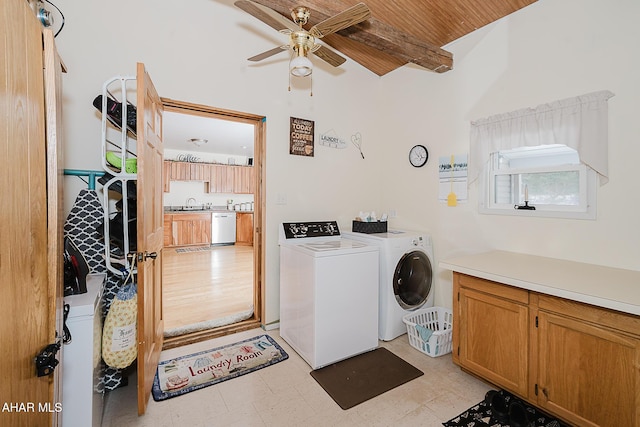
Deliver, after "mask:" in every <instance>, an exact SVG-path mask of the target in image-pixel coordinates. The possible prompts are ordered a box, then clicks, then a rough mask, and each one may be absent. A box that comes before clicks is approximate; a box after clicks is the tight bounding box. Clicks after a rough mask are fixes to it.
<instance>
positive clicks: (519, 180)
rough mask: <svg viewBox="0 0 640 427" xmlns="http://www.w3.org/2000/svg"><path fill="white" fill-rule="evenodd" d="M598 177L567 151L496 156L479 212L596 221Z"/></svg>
mask: <svg viewBox="0 0 640 427" xmlns="http://www.w3.org/2000/svg"><path fill="white" fill-rule="evenodd" d="M595 177H596V175H595V172H594V171H593V170H591V169H590V168H589V167H587V166H585V165H584V164H582V163H581V162H580V158H579V156H578V153H577V151H575V150H574V149H572V148H569V147H567V146H566V145H559V144H555V145H539V146H534V147H520V148H515V149H510V150H502V151H497V152H494V153H491V155H490V158H489V167H488V168H487V176H486V178H485V180H484V181H485V185H483V186H482V187H483V188H484V190H485V191H484V193H485V194H484V197H483V200H481V202H480V211H481V212H483V213H502V214H510V215H522V214H524V215H533V216H548V217H562V218H582V219H593V218H595V194H596V191H595V187H596V186H595V182H596V179H595ZM518 206H520V207H531V206H533V207H535V210H528V209H517V208H518Z"/></svg>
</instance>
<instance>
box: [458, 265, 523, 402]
mask: <svg viewBox="0 0 640 427" xmlns="http://www.w3.org/2000/svg"><path fill="white" fill-rule="evenodd" d="M456 288H457V289H454V292H456V295H458V297H457V298H459V301H456V302H457V304H456V305H457V307H456V309H455V310H454V320H453V322H454V325H455V324H457V325H458V328H457V331H455V330H454V340H457V343H456V341H454V349H456V348H457V349H458V350H459V352H456V357H457V358H458V363H460V365H462V366H464V367H465V368H467V369H469V370H470V371H473V372H474V373H476V374H478V375H480V376H482V377H483V378H486V379H487V380H489V381H491V382H492V383H495V384H499V385H501V386H502V387H504V388H505V389H507V390H509V391H511V392H514V393H516V394H518V395H521V396H526V395H527V385H528V382H527V380H528V378H527V375H528V363H527V362H528V359H529V355H528V348H529V346H528V342H529V308H528V306H527V304H528V302H529V299H528V292H527V291H525V290H522V289H517V288H512V287H505V286H502V285H497V284H494V283H492V282H488V281H483V280H479V279H475V278H472V277H469V276H459V277H458V280H456ZM456 317H457V318H456Z"/></svg>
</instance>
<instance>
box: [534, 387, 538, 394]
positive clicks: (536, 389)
mask: <svg viewBox="0 0 640 427" xmlns="http://www.w3.org/2000/svg"><path fill="white" fill-rule="evenodd" d="M534 393H535V395H536V396H537V395H538V384H536V385H535V387H534Z"/></svg>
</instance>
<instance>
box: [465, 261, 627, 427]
mask: <svg viewBox="0 0 640 427" xmlns="http://www.w3.org/2000/svg"><path fill="white" fill-rule="evenodd" d="M453 295H454V301H453V302H454V304H453V305H454V323H453V344H454V352H453V359H454V362H456V363H458V364H459V365H460V366H461V367H462V368H464V369H466V370H468V371H470V372H472V373H474V374H476V375H478V376H480V377H482V378H484V379H486V380H488V381H490V382H491V383H493V384H495V385H496V386H498V387H502V388H504V389H506V390H508V391H511V392H513V393H515V394H517V395H519V396H520V397H522V398H523V399H525V400H527V401H529V402H530V403H531V404H533V405H536V406H538V407H540V408H542V409H543V410H545V411H547V412H549V413H551V414H553V415H555V416H557V417H559V418H562V419H564V420H565V421H567V422H569V423H571V424H574V425H580V426H612V427H613V426H622V425H624V426H640V405H638V404H636V400H637V396H640V369H639V368H638V367H639V366H640V317H638V316H634V315H629V314H624V313H620V312H617V311H613V310H608V309H604V308H599V307H595V306H592V305H588V304H583V303H579V302H575V301H570V300H566V299H563V298H558V297H554V296H549V295H545V294H540V293H537V292H533V291H527V290H524V289H519V288H515V287H512V286H507V285H503V284H500V283H496V282H491V281H488V280H484V279H479V278H475V277H472V276H467V275H464V274H461V273H454V294H453Z"/></svg>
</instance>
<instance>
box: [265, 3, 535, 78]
mask: <svg viewBox="0 0 640 427" xmlns="http://www.w3.org/2000/svg"><path fill="white" fill-rule="evenodd" d="M253 1H255V2H256V3H259V4H262V5H264V6H267V7H270V8H271V9H273V10H275V11H277V12H278V13H280V14H281V15H283V16H285V17H286V18H288V19H291V9H292V8H293V7H294V6H296V5H303V6H306V7H308V8H309V9H310V10H311V17H310V18H309V23H308V24H307V25H306V26H305V28H306V29H309V28H311V27H312V26H313V25H315V24H317V23H318V22H320V21H323V20H324V19H326V18H328V17H330V16H333V15H335V14H336V13H339V12H341V11H343V10H345V9H347V8H349V7H351V6H353V5H354V4H357V3H358V2H359V1H358V0H253ZM362 1H363V2H364V3H365V4H366V5H367V6H368V7H369V9H370V10H371V15H372V16H371V18H369V19H368V20H367V21H365V22H362V23H360V24H358V25H355V26H353V27H350V28H347V29H345V30H342V31H339V32H338V33H336V34H330V35H328V36H326V37H323V38H322V41H323V42H324V43H326V44H327V45H329V46H331V47H333V48H334V49H335V50H337V51H339V52H340V53H342V54H343V55H345V56H348V57H349V58H351V59H353V60H354V61H356V62H358V63H359V64H361V65H362V66H364V67H365V68H367V69H369V70H371V71H372V72H374V73H375V74H377V75H379V76H382V75H384V74H386V73H388V72H390V71H393V70H395V69H396V68H399V67H401V66H403V65H405V64H407V63H413V64H417V65H420V66H421V67H424V68H426V69H428V70H432V71H435V72H437V73H443V72H446V71H449V70H451V69H452V68H453V55H452V54H451V53H450V52H447V51H446V50H444V49H442V46H444V45H446V44H448V43H450V42H452V41H454V40H457V39H459V38H460V37H462V36H464V35H466V34H469V33H471V32H473V31H475V30H477V29H479V28H481V27H483V26H485V25H487V24H489V23H491V22H494V21H496V20H498V19H500V18H503V17H504V16H506V15H509V14H510V13H513V12H515V11H517V10H519V9H521V8H523V7H525V6H528V5H530V4H532V3H534V2H536V1H537V0H396V1H389V0H362Z"/></svg>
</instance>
